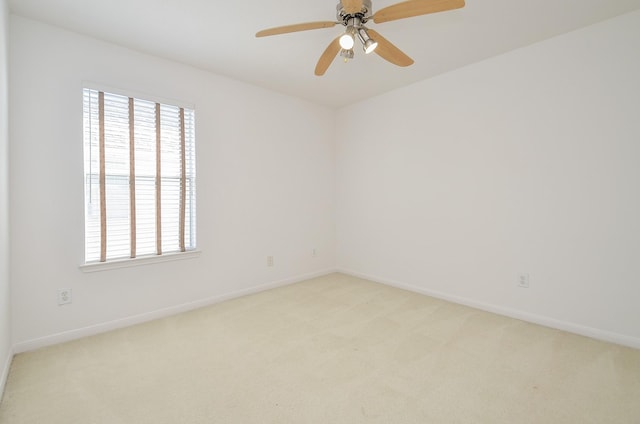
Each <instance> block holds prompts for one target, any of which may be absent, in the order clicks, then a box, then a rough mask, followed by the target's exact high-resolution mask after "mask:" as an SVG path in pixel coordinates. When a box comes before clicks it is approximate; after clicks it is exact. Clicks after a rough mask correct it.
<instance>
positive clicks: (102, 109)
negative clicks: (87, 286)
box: [83, 88, 196, 263]
mask: <svg viewBox="0 0 640 424" xmlns="http://www.w3.org/2000/svg"><path fill="white" fill-rule="evenodd" d="M83 115H84V164H85V166H84V169H85V171H84V175H85V177H84V186H85V262H86V263H91V262H105V261H109V260H111V259H123V258H135V257H140V256H147V255H161V254H163V253H175V252H184V251H187V250H193V249H195V247H196V232H195V226H196V217H195V213H196V208H195V202H196V192H195V116H194V111H193V110H191V109H186V108H181V107H177V106H172V105H167V104H161V103H156V102H151V101H148V100H142V99H138V98H132V97H126V96H121V95H118V94H112V93H105V92H101V91H98V90H93V89H88V88H85V89H84V114H83Z"/></svg>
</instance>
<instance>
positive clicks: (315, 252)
mask: <svg viewBox="0 0 640 424" xmlns="http://www.w3.org/2000/svg"><path fill="white" fill-rule="evenodd" d="M311 256H313V257H314V258H315V257H316V256H318V249H316V248H315V247H314V248H313V249H311Z"/></svg>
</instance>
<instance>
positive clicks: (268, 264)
mask: <svg viewBox="0 0 640 424" xmlns="http://www.w3.org/2000/svg"><path fill="white" fill-rule="evenodd" d="M267 266H273V256H267Z"/></svg>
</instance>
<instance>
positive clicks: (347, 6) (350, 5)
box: [342, 0, 362, 14]
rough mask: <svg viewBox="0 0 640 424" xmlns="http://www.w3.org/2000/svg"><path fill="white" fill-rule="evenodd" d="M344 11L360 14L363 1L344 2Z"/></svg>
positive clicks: (347, 0)
mask: <svg viewBox="0 0 640 424" xmlns="http://www.w3.org/2000/svg"><path fill="white" fill-rule="evenodd" d="M342 9H344V12H345V13H348V14H354V13H358V12H360V11H361V10H362V0H342Z"/></svg>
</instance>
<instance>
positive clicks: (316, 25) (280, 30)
mask: <svg viewBox="0 0 640 424" xmlns="http://www.w3.org/2000/svg"><path fill="white" fill-rule="evenodd" d="M336 23H337V22H331V21H319V22H306V23H303V24H294V25H285V26H281V27H275V28H269V29H263V30H262V31H259V32H257V33H256V37H267V36H269V35H278V34H287V33H290V32H298V31H308V30H310V29H322V28H331V27H333V26H335V24H336Z"/></svg>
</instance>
